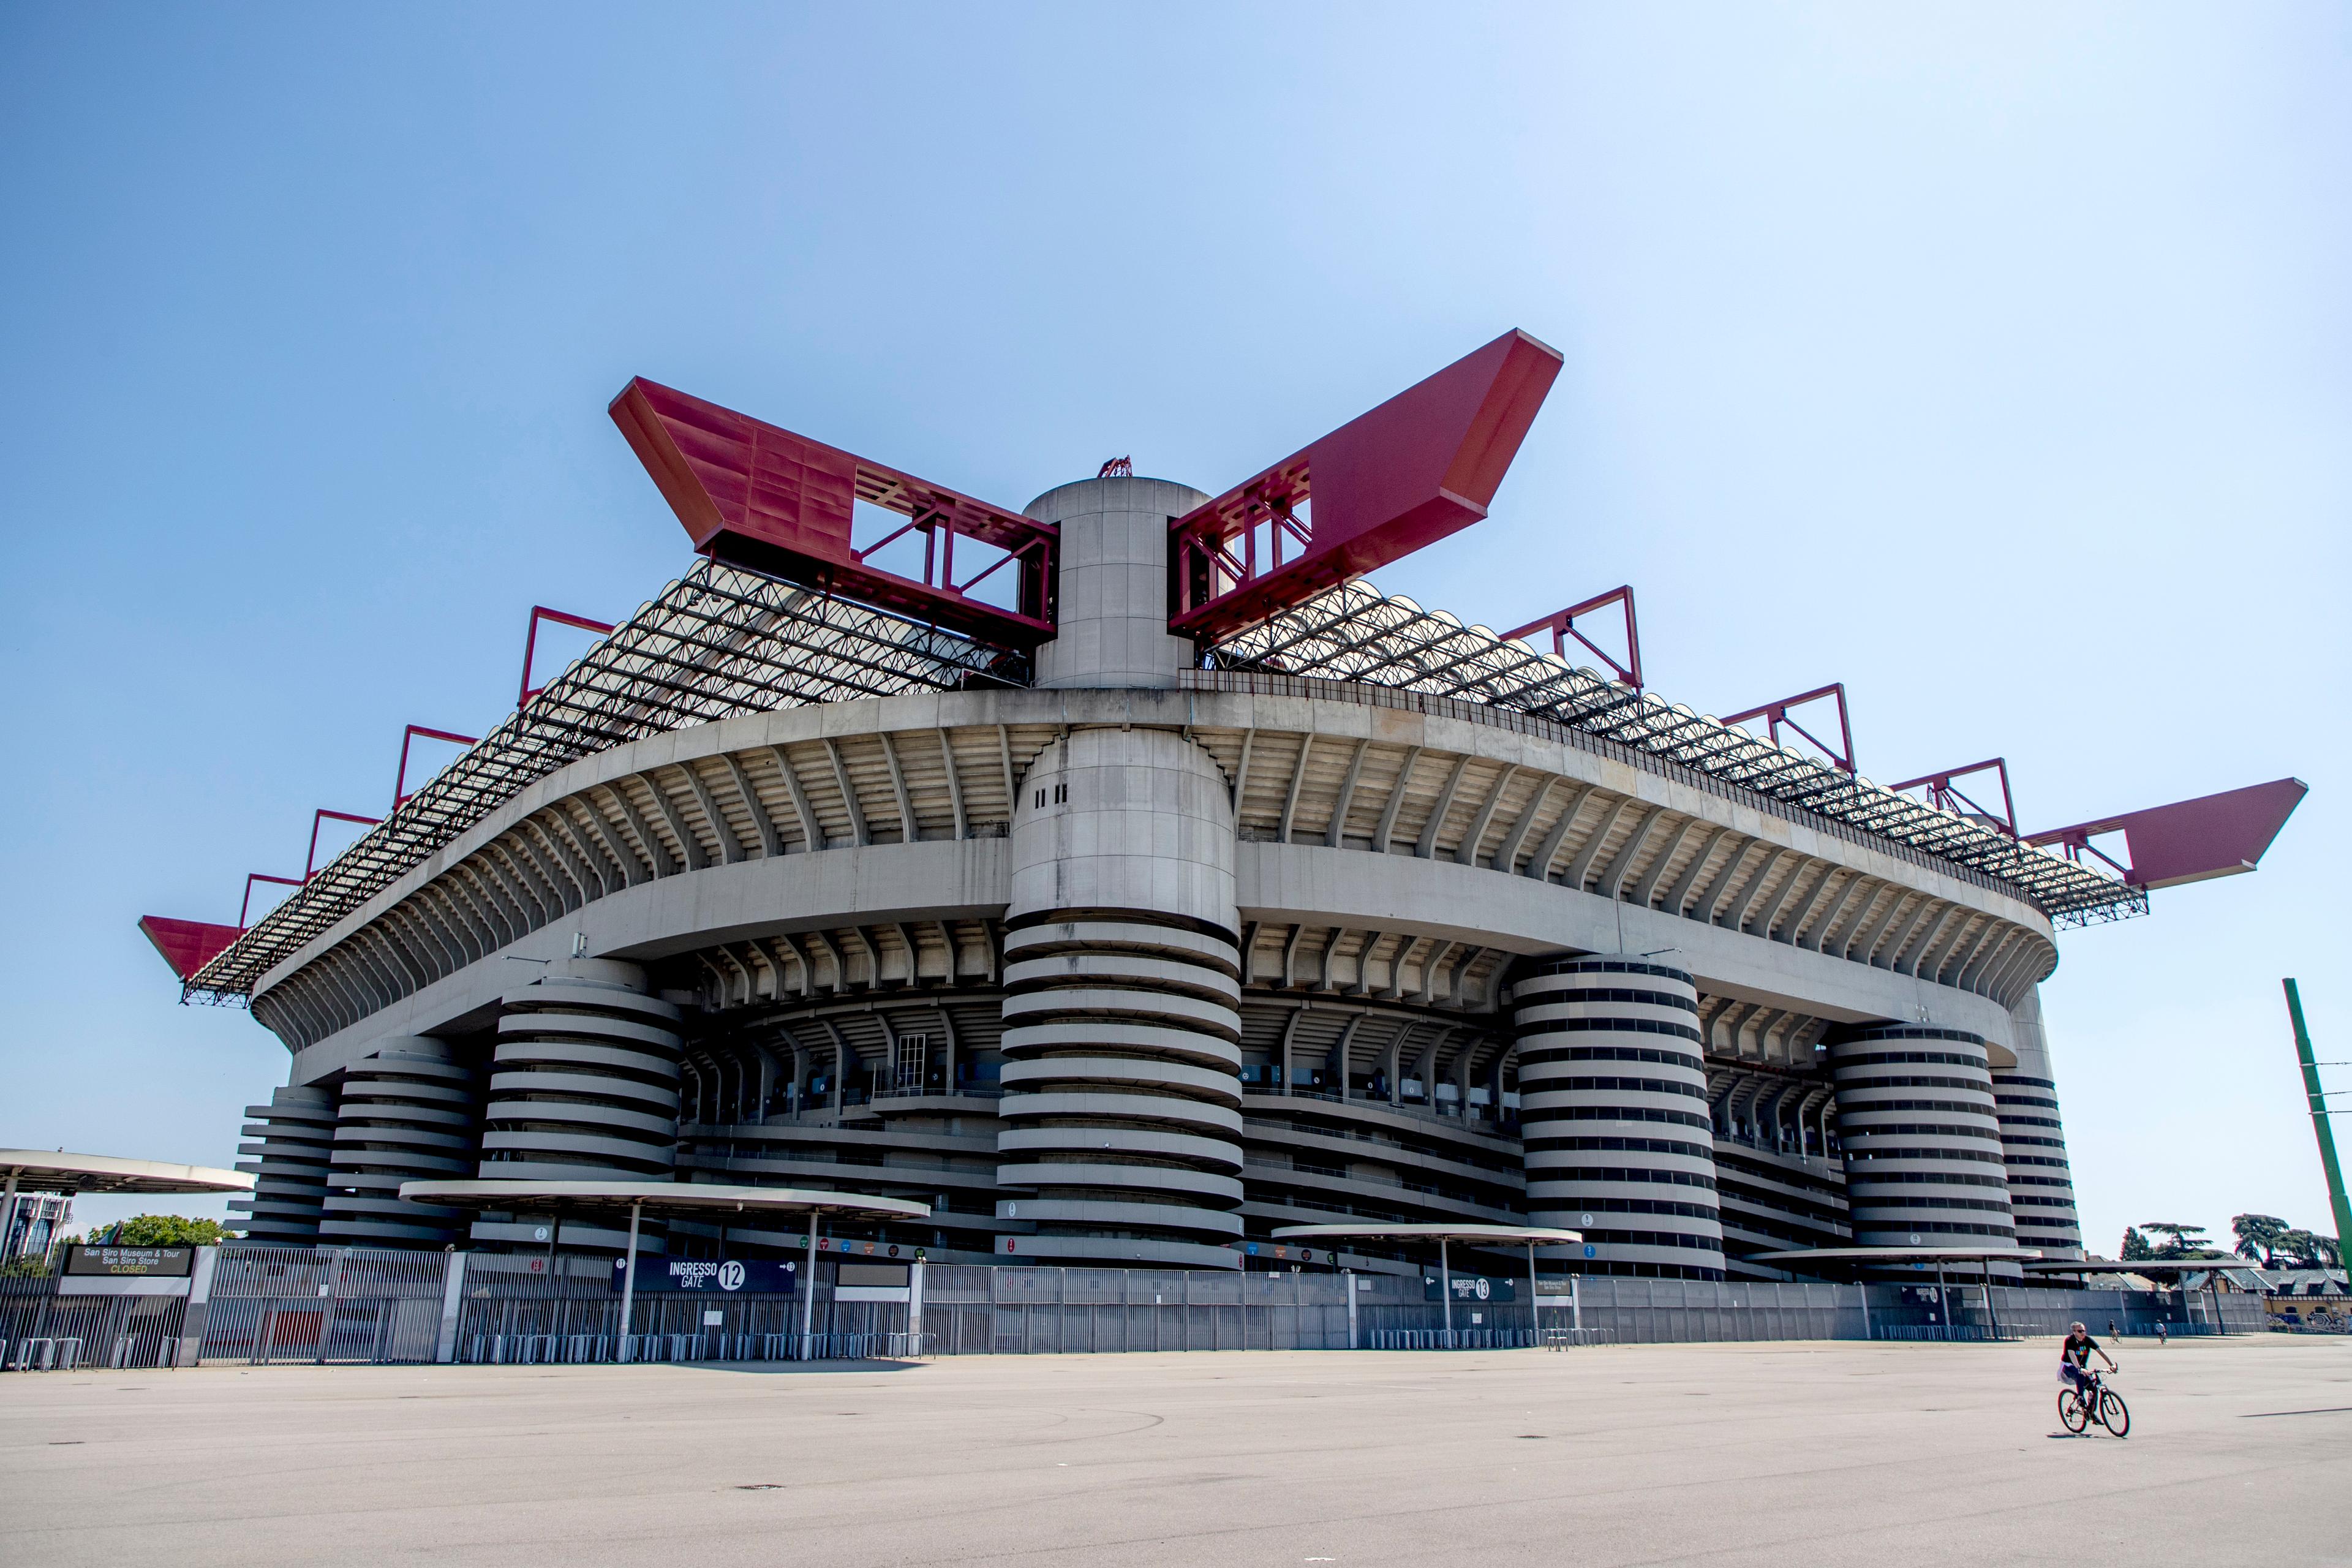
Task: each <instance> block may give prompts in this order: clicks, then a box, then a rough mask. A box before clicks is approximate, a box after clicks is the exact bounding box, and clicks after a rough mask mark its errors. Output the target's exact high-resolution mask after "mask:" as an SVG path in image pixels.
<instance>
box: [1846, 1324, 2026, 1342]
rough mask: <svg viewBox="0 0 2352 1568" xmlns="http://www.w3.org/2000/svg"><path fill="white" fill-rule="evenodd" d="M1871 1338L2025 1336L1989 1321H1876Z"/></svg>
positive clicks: (1978, 1338) (2001, 1338)
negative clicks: (1997, 1326)
mask: <svg viewBox="0 0 2352 1568" xmlns="http://www.w3.org/2000/svg"><path fill="white" fill-rule="evenodd" d="M1871 1337H1872V1338H1873V1339H1880V1340H1908V1341H1913V1342H1917V1341H1922V1340H1953V1341H1978V1342H1982V1341H1992V1340H2021V1339H2023V1338H2024V1337H2025V1336H2024V1335H2023V1334H2022V1333H2021V1332H2020V1331H2017V1330H2015V1329H2012V1328H2008V1327H2006V1326H2004V1327H2000V1328H1995V1327H1993V1326H1992V1325H1991V1324H1990V1323H1878V1324H1874V1325H1873V1328H1872V1331H1871Z"/></svg>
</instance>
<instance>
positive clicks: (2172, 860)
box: [2025, 779, 2309, 888]
mask: <svg viewBox="0 0 2352 1568" xmlns="http://www.w3.org/2000/svg"><path fill="white" fill-rule="evenodd" d="M2308 792H2309V786H2308V785H2306V784H2305V783H2304V782H2303V781H2302V780H2301V779H2273V780H2272V781H2271V782H2270V783H2269V784H2249V785H2247V786H2246V787H2245V788H2244V789H2232V790H2224V791H2222V792H2221V794H2220V795H2200V796H2198V797H2197V798H2196V799H2195V800H2180V801H2175V802H2173V803H2172V804H2171V805H2156V806H2150V807H2148V808H2147V810H2145V811H2127V812H2125V813H2124V814H2123V815H2122V816H2108V817H2102V818H2101V819H2099V820H2098V821H2096V822H2079V823H2076V824H2075V825H2074V826H2072V827H2053V828H2051V829H2049V830H2048V831H2046V832H2042V833H2036V834H2032V835H2030V836H2028V837H2027V838H2026V840H2025V842H2026V843H2028V844H2031V845H2035V846H2037V847H2039V846H2048V845H2053V844H2054V845H2058V846H2061V847H2063V848H2064V849H2065V851H2066V853H2067V856H2068V858H2075V859H2079V858H2081V857H2082V856H2083V855H2084V853H2086V852H2087V853H2089V854H2092V855H2096V856H2098V858H2100V859H2102V860H2105V861H2106V862H2107V864H2108V865H2110V866H2116V862H2115V860H2114V858H2112V857H2110V856H2108V855H2106V854H2105V853H2103V852H2102V851H2101V850H2100V849H2099V848H2098V847H2097V846H2096V845H2095V844H2093V843H2092V842H2091V840H2092V839H2093V838H2094V837H2096V836H2098V835H2100V834H2105V833H2120V834H2122V835H2123V836H2124V850H2125V854H2126V857H2127V858H2129V859H2130V861H2131V864H2130V865H2129V866H2127V867H2126V866H2116V869H2117V870H2118V871H2121V872H2122V873H2123V875H2124V879H2125V880H2126V881H2127V882H2129V883H2131V884H2132V885H2133V886H2134V887H2137V888H2171V887H2178V886H2179V884H2181V883H2183V882H2201V881H2204V880H2205V879H2207V878H2209V877H2233V876H2236V875H2238V874H2239V873H2240V872H2242V871H2251V870H2252V869H2253V868H2254V866H2255V864H2256V863H2257V862H2258V861H2260V860H2261V859H2262V858H2263V851H2264V850H2267V849H2268V848H2269V847H2271V841H2272V840H2273V839H2274V838H2276V837H2278V835H2279V829H2280V828H2282V827H2284V826H2286V819H2287V818H2288V817H2289V816H2293V815H2294V808H2295V807H2296V806H2298V805H2302V804H2303V797H2304V795H2305V794H2307V793H2308Z"/></svg>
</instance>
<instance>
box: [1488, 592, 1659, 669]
mask: <svg viewBox="0 0 2352 1568" xmlns="http://www.w3.org/2000/svg"><path fill="white" fill-rule="evenodd" d="M1610 605H1622V606H1623V608H1624V611H1625V662H1624V663H1622V664H1620V663H1618V662H1617V656H1616V655H1614V654H1612V653H1611V652H1610V651H1609V650H1608V649H1607V648H1605V647H1601V645H1600V644H1599V643H1597V642H1594V641H1593V640H1592V639H1591V637H1586V636H1585V635H1584V634H1583V633H1582V632H1580V631H1578V630H1577V629H1576V617H1577V616H1589V615H1591V613H1592V612H1593V611H1595V610H1604V609H1607V608H1608V607H1609V606H1610ZM1537 632H1549V633H1551V651H1552V652H1554V653H1556V654H1558V655H1559V657H1560V658H1567V657H1568V639H1569V638H1570V637H1574V638H1575V639H1576V640H1577V641H1578V642H1580V643H1582V644H1583V645H1584V646H1585V647H1586V648H1588V649H1589V650H1591V654H1592V657H1593V658H1597V659H1599V660H1600V661H1601V663H1603V664H1605V665H1607V666H1608V667H1609V668H1610V669H1611V670H1612V672H1614V673H1615V675H1616V677H1617V679H1618V680H1619V681H1620V682H1621V683H1622V684H1623V685H1626V686H1630V687H1632V688H1633V689H1634V690H1636V691H1639V690H1641V689H1642V628H1641V627H1640V626H1638V625H1636V624H1635V623H1634V620H1633V584H1631V583H1627V584H1623V585H1622V586H1621V587H1615V588H1612V589H1610V590H1609V592H1607V593H1605V594H1595V595H1593V596H1592V597H1591V598H1590V599H1586V600H1584V601H1583V602H1582V603H1580V604H1575V605H1570V606H1569V607H1568V608H1566V609H1564V610H1561V611H1559V612H1558V613H1556V614H1553V615H1549V616H1545V617H1544V618H1543V619H1541V620H1539V621H1529V622H1528V624H1527V625H1526V626H1521V627H1519V628H1518V629H1517V630H1516V631H1508V632H1505V633H1504V634H1503V640H1504V641H1505V642H1517V641H1518V640H1519V639H1520V638H1522V637H1531V636H1533V635H1534V634H1535V633H1537Z"/></svg>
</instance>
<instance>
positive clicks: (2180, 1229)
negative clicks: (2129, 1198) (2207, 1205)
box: [2139, 1220, 2221, 1258]
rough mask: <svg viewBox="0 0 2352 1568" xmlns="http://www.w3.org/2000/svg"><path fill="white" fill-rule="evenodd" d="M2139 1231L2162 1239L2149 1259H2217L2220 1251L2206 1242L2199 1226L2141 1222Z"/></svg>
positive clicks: (2149, 1221)
mask: <svg viewBox="0 0 2352 1568" xmlns="http://www.w3.org/2000/svg"><path fill="white" fill-rule="evenodd" d="M2139 1228H2140V1229H2142V1230H2144V1231H2148V1232H2150V1233H2152V1234H2154V1235H2156V1236H2159V1237H2163V1238H2164V1239H2163V1240H2161V1241H2159V1242H2158V1243H2157V1244H2156V1250H2155V1252H2153V1253H2151V1254H2150V1255H2149V1256H2150V1257H2151V1258H2219V1257H2221V1253H2220V1251H2219V1250H2218V1249H2216V1248H2215V1247H2212V1246H2211V1245H2210V1243H2208V1242H2207V1240H2206V1238H2205V1227H2204V1226H2201V1225H2174V1224H2171V1223H2170V1222H2168V1221H2165V1220H2143V1221H2141V1222H2140V1226H2139Z"/></svg>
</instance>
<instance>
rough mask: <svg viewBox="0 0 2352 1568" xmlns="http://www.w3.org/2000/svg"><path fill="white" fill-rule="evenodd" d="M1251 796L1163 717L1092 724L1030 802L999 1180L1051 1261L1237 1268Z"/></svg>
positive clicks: (1019, 847) (1006, 1038)
mask: <svg viewBox="0 0 2352 1568" xmlns="http://www.w3.org/2000/svg"><path fill="white" fill-rule="evenodd" d="M1234 859H1235V838H1234V817H1233V807H1232V805H1231V803H1230V801H1229V800H1228V798H1227V795H1226V785H1225V780H1224V777H1223V774H1222V773H1220V772H1219V771H1218V768H1217V766H1216V764H1215V763H1214V762H1213V760H1212V759H1211V758H1210V756H1209V754H1208V753H1207V752H1204V751H1202V750H1201V749H1200V748H1199V747H1197V746H1194V745H1192V743H1191V742H1187V741H1185V740H1184V739H1183V738H1181V736H1178V735H1175V734H1172V733H1171V732H1169V731H1164V730H1110V729H1103V730H1080V731H1076V732H1074V733H1072V734H1070V735H1068V736H1066V738H1064V739H1063V740H1061V741H1058V742H1055V744H1053V745H1051V746H1048V747H1047V748H1046V749H1045V752H1042V753H1041V754H1040V755H1039V756H1038V757H1037V759H1036V761H1035V762H1034V763H1032V764H1031V766H1030V769H1029V773H1028V776H1027V777H1026V778H1024V780H1023V781H1022V784H1021V788H1020V793H1019V795H1018V797H1017V798H1016V800H1015V801H1014V809H1013V900H1012V903H1011V905H1010V907H1009V909H1008V910H1007V912H1006V918H1005V933H1006V934H1005V940H1004V984H1005V998H1004V1013H1003V1018H1004V1033H1003V1051H1004V1055H1005V1057H1006V1058H1007V1060H1006V1065H1005V1068H1004V1078H1003V1082H1004V1089H1005V1097H1004V1099H1003V1101H1002V1102H1001V1104H1000V1114H1001V1115H1002V1116H1003V1122H1004V1125H1003V1131H1001V1132H1000V1133H999V1134H998V1138H997V1151H998V1156H999V1158H1000V1160H1001V1161H1002V1162H1003V1163H1002V1164H1001V1165H1000V1167H999V1169H998V1172H997V1180H998V1181H999V1183H1000V1184H1003V1185H1004V1186H1006V1187H1010V1188H1016V1189H1026V1190H1028V1191H1029V1192H1032V1193H1034V1194H1035V1196H1034V1197H1011V1198H1007V1199H1005V1200H1003V1202H1001V1203H1000V1204H999V1205H997V1212H998V1214H999V1215H1001V1216H1003V1217H1005V1218H1011V1219H1018V1220H1021V1221H1024V1222H1033V1221H1034V1223H1035V1226H1036V1234H1035V1236H1034V1237H1028V1236H1024V1237H1020V1238H1019V1246H1020V1250H1021V1255H1022V1256H1023V1257H1024V1258H1032V1257H1034V1258H1037V1259H1038V1260H1039V1261H1041V1262H1045V1261H1068V1262H1077V1263H1091V1262H1120V1263H1138V1262H1140V1263H1145V1264H1160V1265H1167V1266H1174V1267H1181V1268H1235V1267H1238V1265H1239V1261H1240V1260H1239V1257H1238V1255H1237V1254H1236V1253H1234V1251H1232V1250H1231V1248H1230V1245H1229V1244H1230V1243H1231V1242H1232V1241H1233V1240H1234V1238H1236V1237H1239V1236H1240V1234H1241V1218H1240V1215H1238V1213H1237V1212H1236V1211H1237V1210H1238V1209H1239V1207H1240V1205H1241V1199H1242V1187H1241V1179H1240V1178H1241V1167H1242V1154H1241V1130H1242V1119H1241V1079H1240V1068H1241V1014H1240V997H1241V981H1240V976H1241V952H1240V947H1239V942H1238V940H1237V937H1236V934H1235V933H1236V932H1237V931H1238V930H1239V916H1238V913H1237V911H1236V909H1235V906H1234Z"/></svg>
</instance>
